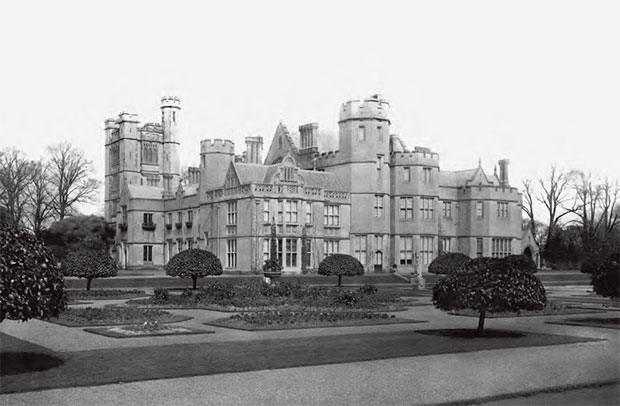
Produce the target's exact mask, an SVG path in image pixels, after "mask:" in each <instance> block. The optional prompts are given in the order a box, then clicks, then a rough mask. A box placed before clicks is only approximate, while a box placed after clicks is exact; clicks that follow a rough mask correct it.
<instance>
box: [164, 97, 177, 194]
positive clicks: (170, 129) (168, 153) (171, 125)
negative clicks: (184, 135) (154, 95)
mask: <svg viewBox="0 0 620 406" xmlns="http://www.w3.org/2000/svg"><path fill="white" fill-rule="evenodd" d="M180 112H181V100H179V98H178V97H174V96H168V97H164V98H162V99H161V125H162V128H163V131H164V136H163V165H161V174H162V177H163V181H164V191H165V192H169V193H170V192H174V191H175V190H176V188H177V186H178V184H179V176H180V174H181V165H180V162H179V151H178V146H179V141H178V139H179V134H178V122H179V114H180Z"/></svg>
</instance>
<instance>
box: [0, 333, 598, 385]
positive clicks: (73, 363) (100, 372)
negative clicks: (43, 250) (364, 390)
mask: <svg viewBox="0 0 620 406" xmlns="http://www.w3.org/2000/svg"><path fill="white" fill-rule="evenodd" d="M0 339H1V340H2V343H3V346H2V369H3V377H2V388H1V391H2V392H3V393H11V392H26V391H32V390H41V389H51V388H64V387H76V386H92V385H103V384H109V383H118V382H132V381H141V380H147V379H162V378H175V377H185V376H196V375H212V374H221V373H227V372H244V371H258V370H264V369H276V368H291V367H298V366H311V365H324V364H337V363H344V362H356V361H370V360H378V359H389V358H400V357H411V356H420V355H431V354H444V353H458V352H469V351H480V350H491V349H499V348H513V347H524V346H525V347H532V346H546V345H558V344H569V343H578V342H589V341H596V340H593V339H589V338H582V337H571V336H559V335H548V334H531V333H527V334H526V335H524V336H522V337H515V338H509V339H507V338H472V339H461V338H453V337H442V336H430V335H427V334H419V333H417V332H415V331H393V332H379V333H363V334H346V335H335V336H323V337H320V339H317V337H302V338H290V339H272V340H252V341H233V342H212V343H204V344H202V343H201V344H176V345H162V346H151V347H138V348H113V349H106V350H91V351H79V352H66V353H56V354H54V353H50V352H49V350H45V349H41V350H39V349H38V348H36V347H32V345H31V344H29V343H27V342H24V341H21V340H17V339H15V338H9V337H8V336H7V335H5V334H2V333H0ZM8 340H11V341H12V344H11V345H10V346H9V347H6V348H5V346H4V343H5V342H7V341H8ZM22 347H23V348H22ZM19 352H22V353H24V352H26V353H29V354H30V355H29V357H30V358H31V359H36V358H37V357H39V355H37V354H43V355H41V356H42V357H49V356H50V355H51V356H53V357H58V358H59V359H60V360H61V361H62V364H60V365H58V366H56V367H52V368H50V369H47V370H44V371H32V372H23V373H13V374H9V373H7V374H5V371H7V372H9V371H14V370H15V369H17V368H20V365H19V364H18V365H16V361H15V359H16V357H15V356H14V355H13V354H15V353H19ZM21 368H22V369H23V367H21Z"/></svg>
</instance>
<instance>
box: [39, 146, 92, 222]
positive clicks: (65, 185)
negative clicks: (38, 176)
mask: <svg viewBox="0 0 620 406" xmlns="http://www.w3.org/2000/svg"><path fill="white" fill-rule="evenodd" d="M48 150H49V155H50V189H51V190H50V192H51V195H52V209H53V210H54V214H55V215H56V217H57V219H58V220H62V219H63V218H65V217H66V216H67V215H69V214H71V212H72V211H74V210H75V207H74V206H75V204H76V203H87V202H91V201H93V200H94V199H95V197H96V194H97V191H98V189H99V187H100V185H101V182H100V181H98V180H97V179H95V178H92V177H91V175H92V173H93V172H94V169H93V163H92V161H90V160H88V159H86V157H85V156H84V152H83V151H81V150H79V149H75V148H73V146H72V145H71V144H70V143H68V142H63V143H60V144H56V145H52V146H51V147H49V148H48Z"/></svg>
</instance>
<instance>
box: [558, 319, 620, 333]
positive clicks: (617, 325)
mask: <svg viewBox="0 0 620 406" xmlns="http://www.w3.org/2000/svg"><path fill="white" fill-rule="evenodd" d="M547 324H564V325H567V326H583V327H599V328H613V329H616V330H620V317H611V318H595V317H584V318H579V319H563V320H553V321H548V322H547Z"/></svg>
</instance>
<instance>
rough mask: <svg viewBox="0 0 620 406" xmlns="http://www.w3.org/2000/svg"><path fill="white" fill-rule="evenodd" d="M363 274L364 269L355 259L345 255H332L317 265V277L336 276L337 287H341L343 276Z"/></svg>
mask: <svg viewBox="0 0 620 406" xmlns="http://www.w3.org/2000/svg"><path fill="white" fill-rule="evenodd" d="M363 274H364V267H363V266H362V264H361V263H360V261H358V260H357V259H356V258H354V257H352V256H351V255H347V254H333V255H329V256H328V257H326V258H325V259H324V260H323V261H321V263H320V264H319V275H323V276H338V286H342V277H343V276H357V275H363Z"/></svg>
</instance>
